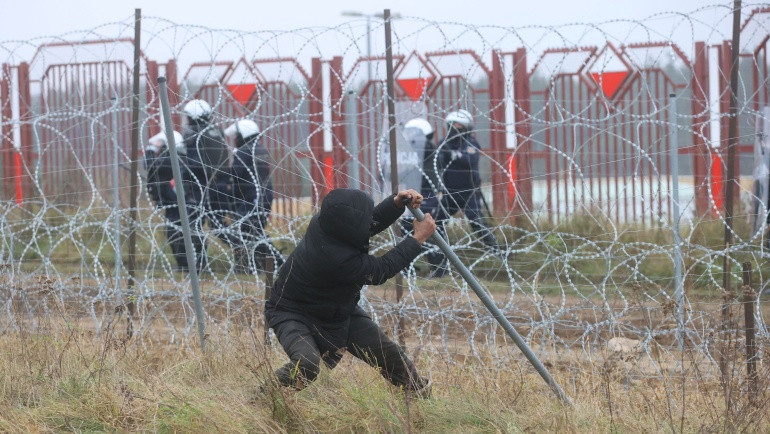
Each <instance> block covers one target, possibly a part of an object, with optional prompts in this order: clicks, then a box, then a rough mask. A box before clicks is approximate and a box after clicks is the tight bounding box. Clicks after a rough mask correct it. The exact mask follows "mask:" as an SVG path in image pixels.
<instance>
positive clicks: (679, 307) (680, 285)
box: [668, 93, 684, 350]
mask: <svg viewBox="0 0 770 434" xmlns="http://www.w3.org/2000/svg"><path fill="white" fill-rule="evenodd" d="M669 99H670V103H669V108H668V123H669V128H670V130H669V131H670V133H669V134H670V137H669V161H670V162H671V190H672V192H671V201H672V202H673V204H672V205H673V206H672V209H673V213H674V215H673V218H674V220H673V224H672V225H671V230H672V231H673V232H674V298H675V299H676V325H677V332H676V340H677V342H678V343H679V349H680V350H681V349H682V348H684V281H683V279H682V238H681V235H680V234H679V226H680V222H681V212H680V210H679V128H677V125H678V124H677V118H676V94H673V93H672V94H669Z"/></svg>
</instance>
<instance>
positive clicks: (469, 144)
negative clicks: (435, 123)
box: [434, 110, 499, 275]
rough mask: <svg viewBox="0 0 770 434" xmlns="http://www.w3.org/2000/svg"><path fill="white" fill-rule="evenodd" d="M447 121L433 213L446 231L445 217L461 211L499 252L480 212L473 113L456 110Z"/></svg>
mask: <svg viewBox="0 0 770 434" xmlns="http://www.w3.org/2000/svg"><path fill="white" fill-rule="evenodd" d="M446 124H447V136H446V138H445V139H444V141H443V142H442V143H441V145H440V146H439V147H438V149H437V153H436V157H435V163H434V164H435V168H436V172H437V178H438V179H439V180H440V183H441V190H443V191H442V193H443V195H442V197H441V200H440V204H439V209H438V210H437V212H436V214H434V215H435V216H436V222H437V223H438V224H439V228H440V231H441V233H444V231H445V229H444V224H445V222H446V220H447V219H449V217H451V216H453V215H455V214H456V213H458V212H459V211H462V212H463V214H464V215H465V217H466V218H468V220H469V223H470V225H471V227H472V228H473V229H474V230H475V231H476V232H477V233H479V234H480V236H481V240H482V241H483V242H484V244H486V245H487V246H489V247H490V248H492V249H493V251H494V252H495V253H499V247H498V244H497V239H496V238H495V235H494V234H493V233H492V231H491V230H490V229H489V228H488V227H487V226H486V224H485V223H484V216H483V214H482V211H481V201H482V200H483V198H482V196H481V176H480V174H479V157H480V152H481V146H480V145H479V143H478V141H477V140H476V137H475V135H474V134H473V116H472V115H471V114H470V113H469V112H468V111H466V110H457V111H453V112H450V113H449V114H448V115H447V117H446ZM442 256H443V255H442ZM442 262H445V261H443V257H442ZM443 270H445V266H444V265H442V266H439V267H437V269H436V270H435V272H434V275H443V272H444V271H443Z"/></svg>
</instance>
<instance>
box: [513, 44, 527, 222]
mask: <svg viewBox="0 0 770 434" xmlns="http://www.w3.org/2000/svg"><path fill="white" fill-rule="evenodd" d="M513 85H514V86H515V90H514V95H515V99H514V103H515V105H516V107H515V110H516V112H515V113H516V116H515V119H516V137H517V139H516V143H517V145H516V150H515V153H514V154H512V155H511V157H515V160H511V161H512V163H513V164H512V166H513V167H515V168H516V177H515V178H513V179H515V180H516V185H515V187H516V191H515V194H517V195H518V200H516V202H515V203H513V204H511V201H512V200H513V199H514V198H513V197H511V196H510V195H509V197H508V206H509V207H510V206H511V205H513V211H514V213H517V214H524V213H526V212H531V210H532V142H531V140H530V135H531V134H532V127H531V125H530V123H529V116H530V113H531V111H530V88H529V76H528V74H527V50H525V49H524V48H519V49H518V50H516V52H515V53H514V54H513ZM509 172H510V169H509Z"/></svg>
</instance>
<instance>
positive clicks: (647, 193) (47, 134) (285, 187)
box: [0, 9, 770, 225]
mask: <svg viewBox="0 0 770 434" xmlns="http://www.w3.org/2000/svg"><path fill="white" fill-rule="evenodd" d="M768 15H770V10H767V9H763V10H757V11H755V13H754V14H752V15H751V17H750V18H749V20H748V21H747V22H746V24H744V31H749V30H750V31H752V32H754V33H753V35H754V36H753V37H752V38H749V42H747V43H748V44H750V45H751V46H746V48H745V49H744V50H743V51H742V55H741V56H742V57H741V59H742V64H741V65H742V66H741V77H742V79H743V83H744V86H743V87H742V89H744V90H743V91H742V94H741V98H742V99H741V101H742V102H743V104H744V106H745V107H750V108H751V109H752V110H753V112H752V110H747V111H743V112H742V114H741V116H742V117H744V118H743V119H742V121H741V124H742V125H749V126H750V125H753V121H752V120H751V117H752V116H753V115H754V113H755V112H756V111H758V110H759V109H760V108H761V107H762V106H764V105H767V104H770V87H769V86H768V80H769V79H770V77H769V76H768V69H769V68H768V59H767V44H768V41H769V39H770V35H762V37H759V38H757V37H756V35H755V34H756V28H757V26H754V25H753V24H752V22H753V21H756V20H764V19H765V18H766V17H767V16H768ZM759 27H762V26H759ZM747 29H748V30H747ZM88 44H91V45H99V44H101V45H106V44H113V45H126V46H129V47H130V46H131V45H132V41H131V40H117V41H89V42H78V43H71V44H70V43H57V44H51V45H45V46H42V47H41V48H40V49H39V50H38V54H36V56H35V57H34V58H33V59H32V60H31V61H30V63H29V64H28V63H21V64H19V65H8V64H3V65H2V76H1V77H0V108H2V110H0V112H1V113H2V146H1V147H0V167H2V171H3V172H2V173H3V174H2V183H1V184H0V194H1V195H2V196H1V198H2V199H3V200H17V201H19V202H21V201H22V200H23V198H35V197H37V198H41V197H45V199H46V200H49V201H54V202H61V203H69V204H74V205H77V204H78V203H82V202H83V201H88V200H93V199H94V198H98V197H101V198H106V196H108V195H109V194H110V193H109V192H110V191H111V182H110V181H109V179H111V178H110V176H111V173H112V171H113V170H118V169H116V168H115V167H114V164H113V157H114V155H113V154H112V152H114V151H115V149H116V148H115V143H116V142H117V143H118V147H119V148H118V149H119V152H120V153H121V154H120V161H121V162H122V163H123V164H126V165H127V163H128V159H127V158H128V157H127V156H128V152H127V149H128V148H129V145H128V144H129V139H130V128H129V123H130V118H129V115H128V113H129V110H128V107H123V106H116V105H114V104H115V102H114V101H113V100H111V97H112V96H117V97H118V101H119V102H120V101H122V102H124V103H127V101H130V99H129V98H126V95H128V93H129V89H130V86H129V80H130V79H129V77H130V76H131V75H130V73H131V63H130V61H127V60H126V59H120V58H118V59H113V58H111V59H110V60H106V61H105V60H99V59H83V60H75V61H73V60H71V59H69V60H68V61H67V62H51V61H50V59H49V61H46V62H42V61H40V59H39V57H40V53H41V52H43V51H46V50H50V49H52V48H53V47H55V48H58V49H62V48H65V49H66V48H68V47H69V48H70V49H72V48H73V47H76V46H77V47H78V48H80V49H82V48H83V46H84V45H88ZM729 51H730V46H729V43H727V42H725V43H724V44H721V45H717V46H707V45H706V44H704V43H696V44H695V47H694V54H693V57H692V59H690V58H688V57H687V56H686V55H685V54H684V53H683V50H682V49H680V48H679V47H676V46H675V45H672V44H669V43H659V44H655V43H648V44H639V45H633V44H632V45H628V46H620V47H614V46H612V45H609V44H608V45H606V46H604V47H585V48H570V49H554V50H548V51H546V52H544V53H542V54H539V55H538V56H537V57H536V58H537V60H535V61H534V62H532V65H533V66H532V67H529V66H528V59H527V56H528V54H529V55H530V56H532V55H531V53H527V52H526V50H525V49H523V48H521V49H518V50H516V51H514V52H502V51H493V52H492V56H491V57H492V58H491V59H483V58H482V57H481V56H479V55H478V54H477V53H475V52H473V51H453V52H434V53H425V54H420V53H416V52H414V53H409V54H407V55H402V56H396V58H395V75H396V81H397V83H398V86H397V97H396V98H397V100H398V101H401V102H403V103H404V104H406V105H409V104H411V106H410V107H412V108H413V111H414V113H415V114H420V115H424V116H426V117H427V118H428V119H429V121H430V122H431V123H432V124H433V125H434V127H435V128H436V137H437V138H438V139H440V138H441V137H442V136H443V135H444V134H445V128H444V125H443V122H442V119H443V118H444V116H445V115H446V113H447V112H449V111H452V110H457V109H460V108H463V109H467V110H469V111H471V112H472V114H473V115H474V117H475V119H476V132H477V135H478V139H479V142H480V143H481V146H482V154H483V159H482V168H483V173H484V175H485V184H486V186H487V187H485V188H486V189H485V191H486V192H487V194H489V196H490V198H491V203H492V208H493V210H494V213H495V214H496V215H497V216H499V217H512V218H515V217H516V216H517V215H520V214H522V213H530V212H542V213H543V215H545V216H547V217H548V218H549V219H551V220H559V219H563V218H564V217H566V216H569V215H571V214H574V213H580V212H585V211H592V212H593V211H597V210H600V211H602V212H603V213H604V214H605V215H606V216H607V217H608V218H610V219H612V220H614V221H617V222H622V221H634V222H639V223H642V224H646V225H654V224H657V223H656V222H661V221H664V220H667V219H668V218H669V217H670V212H671V210H670V201H669V200H667V199H666V197H667V194H668V192H669V191H670V185H671V176H672V173H671V171H670V161H669V159H668V156H669V147H670V146H671V143H670V139H671V136H672V130H671V125H669V123H668V119H669V110H671V109H672V107H675V108H676V110H677V115H678V116H677V124H678V126H679V132H678V133H677V134H678V136H677V137H678V139H679V140H678V142H679V154H680V156H681V158H680V161H682V162H684V163H685V164H681V165H682V166H683V171H682V173H681V176H683V177H691V179H692V186H691V187H692V198H693V203H694V206H693V210H694V213H695V214H696V215H698V216H701V215H706V214H710V213H713V212H718V211H719V210H720V208H721V207H722V204H723V200H722V196H723V194H724V176H723V175H722V174H723V173H726V168H725V167H724V161H725V160H726V158H723V155H724V154H725V152H726V145H725V144H726V134H724V133H717V132H716V131H712V130H713V129H715V125H718V123H719V122H722V123H723V124H724V125H723V126H721V128H720V130H721V131H724V132H726V131H727V126H726V122H727V117H726V116H723V115H724V114H726V113H727V112H728V107H727V104H728V100H729V94H728V91H727V89H728V87H727V82H726V80H725V77H727V76H729V73H728V72H729V71H728V69H729ZM342 60H343V59H342V57H334V58H332V59H330V60H322V59H320V58H315V59H313V60H312V62H311V65H310V68H309V72H307V71H306V70H305V69H304V68H303V67H302V66H301V65H300V63H299V62H298V61H297V60H296V59H292V58H280V59H256V60H247V59H243V58H242V59H238V60H235V61H226V62H224V61H220V62H213V63H212V62H203V63H194V64H192V65H191V66H190V67H189V69H188V70H187V71H184V72H180V71H177V64H176V61H175V60H169V61H167V62H166V63H158V62H156V61H153V60H146V59H145V60H144V62H143V73H144V74H143V77H144V80H145V88H146V95H145V101H144V106H143V116H144V117H143V121H142V125H143V127H144V131H145V132H146V133H147V134H146V135H147V136H148V137H149V136H150V135H153V134H155V133H156V132H158V131H160V116H159V103H158V98H157V88H156V86H155V83H156V81H157V77H158V76H160V75H165V76H166V77H167V81H168V83H169V89H170V90H171V93H172V95H171V103H172V105H173V106H175V107H177V108H180V107H181V104H183V103H184V101H185V100H187V99H189V98H193V97H197V98H203V99H206V100H207V101H209V102H210V103H211V104H212V106H213V107H214V109H215V112H216V113H217V121H218V122H221V123H222V124H225V123H228V122H231V121H232V120H234V119H237V118H240V117H245V116H248V117H250V118H253V119H255V120H256V121H257V122H258V123H259V124H260V126H261V127H262V129H263V130H264V131H265V136H264V137H265V139H264V142H265V143H266V145H267V147H268V149H269V150H270V151H271V154H272V157H273V159H274V161H275V162H276V165H275V170H274V173H273V177H274V184H275V188H276V190H277V197H278V198H279V203H278V204H277V209H278V212H279V213H280V214H283V215H289V216H292V215H297V214H299V213H301V212H302V210H301V209H300V207H299V202H298V201H299V198H302V197H313V198H314V203H317V201H318V200H319V199H321V198H322V197H323V195H324V194H325V193H326V192H327V191H328V190H329V189H331V188H334V187H343V186H348V185H350V183H351V182H353V181H351V180H355V182H358V184H357V186H359V187H361V188H364V189H370V190H371V191H376V190H377V189H378V188H379V185H380V184H381V183H382V182H383V181H382V180H381V179H380V177H379V173H378V171H379V169H378V165H377V152H378V145H379V143H380V142H381V138H382V137H383V136H384V135H385V134H386V133H387V132H386V126H385V125H384V119H385V116H384V115H385V100H386V99H385V97H384V95H385V93H384V85H383V82H382V81H381V80H380V79H379V78H378V77H382V76H383V75H384V74H382V72H383V71H382V70H381V67H382V64H383V59H382V58H380V57H372V58H361V59H358V60H356V61H355V62H353V65H352V67H351V68H350V70H348V71H345V70H343V62H342ZM710 62H711V63H715V62H716V64H717V66H718V68H717V74H716V76H714V73H713V67H710ZM37 64H44V66H45V67H44V68H40V67H37V66H36V65H37ZM458 65H459V66H458ZM31 66H32V68H31ZM712 66H713V65H712ZM372 68H376V69H377V70H378V71H379V73H378V74H377V75H376V76H373V75H372V72H371V71H372ZM365 72H366V74H364V73H365ZM180 77H181V78H180ZM715 89H716V90H717V92H718V94H714V90H715ZM672 95H673V96H675V97H676V100H677V101H678V103H677V104H676V105H675V106H672V104H671V102H672V99H671V98H672ZM15 101H18V102H15ZM715 101H716V106H718V107H716V115H715V114H714V113H712V110H711V109H712V108H713V107H715ZM116 110H117V114H118V116H117V118H116V117H114V116H113V115H112V114H113V112H115V111H116ZM351 116H355V117H354V118H351ZM715 116H718V118H717V119H719V120H718V121H716V122H717V123H716V124H715V121H714V119H715ZM180 121H181V119H180V116H179V115H178V113H177V114H176V115H175V117H174V123H175V127H176V128H177V129H181V125H180ZM745 128H748V130H750V129H751V128H750V127H745ZM744 133H745V134H744ZM752 133H753V132H748V133H746V132H745V131H743V130H742V131H741V137H742V139H743V140H742V141H741V143H740V145H741V146H740V149H739V150H740V153H741V154H742V155H748V154H750V153H751V152H752V146H753V144H752V142H753V139H752ZM116 134H117V135H116ZM351 137H354V138H355V140H356V143H357V144H358V146H357V147H356V148H355V149H353V148H352V147H351V146H349V145H350V143H349V141H350V138H351ZM16 138H18V140H17V139H16ZM739 161H740V158H739V159H737V160H736V166H739V164H740V163H739ZM353 163H357V164H353ZM353 168H357V170H358V171H357V173H356V174H355V176H353V173H352V172H351V170H354V169H353ZM739 168H740V167H736V173H741V172H740V171H739V170H738V169H739ZM743 173H744V175H745V174H746V173H748V172H747V170H746V169H745V168H744V171H743ZM125 176H126V180H127V179H128V178H127V173H126V174H125ZM385 184H387V181H386V182H385ZM89 195H92V196H89Z"/></svg>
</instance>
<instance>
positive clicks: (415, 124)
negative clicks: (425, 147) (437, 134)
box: [404, 118, 433, 136]
mask: <svg viewBox="0 0 770 434" xmlns="http://www.w3.org/2000/svg"><path fill="white" fill-rule="evenodd" d="M407 128H419V129H420V130H421V131H422V133H423V134H425V136H428V135H429V134H432V133H433V126H432V125H431V124H430V122H428V121H426V120H425V119H423V118H414V119H412V120H410V121H408V122H407V123H406V124H404V129H407Z"/></svg>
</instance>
